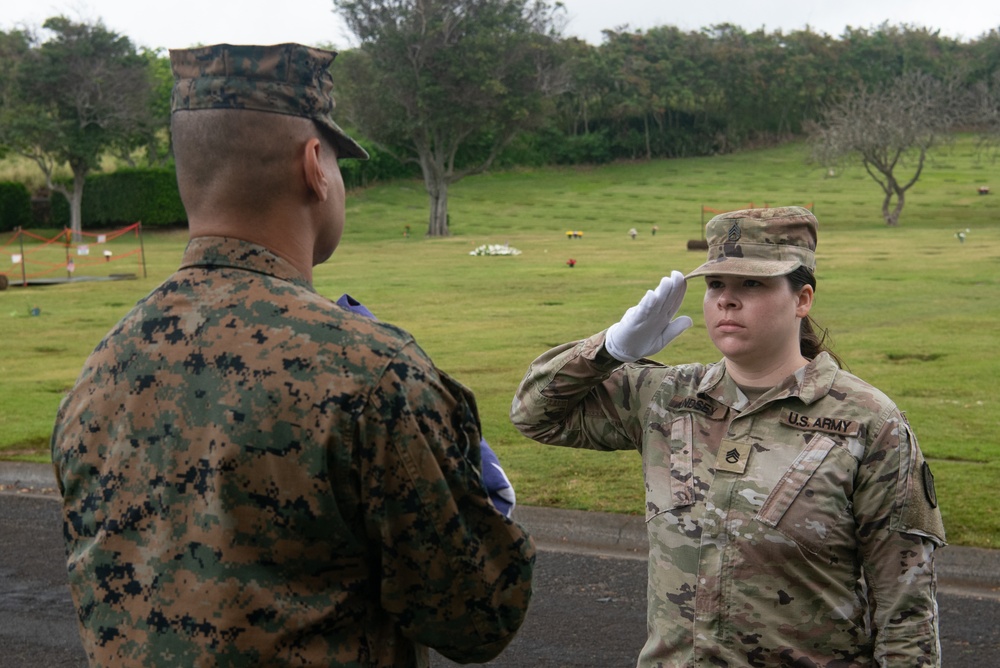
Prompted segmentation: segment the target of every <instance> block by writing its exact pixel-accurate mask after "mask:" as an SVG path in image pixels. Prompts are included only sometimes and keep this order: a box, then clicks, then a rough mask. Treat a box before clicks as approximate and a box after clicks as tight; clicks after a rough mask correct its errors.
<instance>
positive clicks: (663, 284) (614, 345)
mask: <svg viewBox="0 0 1000 668" xmlns="http://www.w3.org/2000/svg"><path fill="white" fill-rule="evenodd" d="M686 291H687V282H686V281H685V280H684V274H682V273H681V272H679V271H672V272H670V276H664V277H663V280H661V281H660V284H659V285H658V286H657V287H656V289H655V290H647V291H646V295H645V296H644V297H643V298H642V301H640V302H639V303H638V304H636V305H635V306H633V307H632V308H630V309H629V310H627V311H625V315H623V316H622V319H621V320H619V321H618V322H616V323H615V324H613V325H611V327H609V328H608V332H607V334H606V335H605V340H604V347H605V348H607V350H608V353H610V355H611V356H612V357H614V358H615V359H616V360H619V361H621V362H634V361H636V360H637V359H639V358H641V357H649V356H650V355H655V354H656V353H658V352H660V351H661V350H663V349H664V348H665V347H666V346H667V344H668V343H670V342H671V341H673V340H674V339H675V338H677V337H678V336H679V335H680V334H681V332H683V331H684V330H685V329H687V328H688V327H690V326H691V325H692V322H691V318H689V317H688V316H686V315H682V316H680V317H678V318H676V319H674V316H675V315H676V314H677V310H678V309H680V307H681V302H683V301H684V293H685V292H686Z"/></svg>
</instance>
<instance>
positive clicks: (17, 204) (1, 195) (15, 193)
mask: <svg viewBox="0 0 1000 668" xmlns="http://www.w3.org/2000/svg"><path fill="white" fill-rule="evenodd" d="M31 222H32V219H31V193H29V192H28V189H27V188H26V187H25V185H24V184H23V183H14V182H10V181H3V182H0V232H9V231H11V230H13V229H15V228H18V227H30V226H31Z"/></svg>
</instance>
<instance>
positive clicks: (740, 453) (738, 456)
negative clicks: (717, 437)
mask: <svg viewBox="0 0 1000 668" xmlns="http://www.w3.org/2000/svg"><path fill="white" fill-rule="evenodd" d="M749 459H750V444H749V443H740V442H739V441H727V440H723V441H722V444H721V445H720V446H719V454H718V456H717V457H716V458H715V470H716V471H728V472H729V473H743V472H744V471H746V468H747V461H748V460H749Z"/></svg>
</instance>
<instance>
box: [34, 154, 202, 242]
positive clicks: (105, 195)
mask: <svg viewBox="0 0 1000 668" xmlns="http://www.w3.org/2000/svg"><path fill="white" fill-rule="evenodd" d="M82 214H83V227H84V229H86V228H88V227H106V226H109V225H120V224H123V223H124V224H129V223H134V222H136V221H142V224H143V225H144V226H147V227H164V226H169V225H176V224H179V223H184V222H186V221H187V214H186V213H185V212H184V206H183V205H182V204H181V196H180V193H179V192H178V190H177V177H176V175H175V173H174V170H173V168H172V167H171V168H156V169H133V168H126V169H118V170H116V171H114V172H112V173H110V174H94V175H93V176H89V177H87V182H86V184H85V185H84V188H83V211H82ZM52 221H53V222H54V223H55V224H57V225H63V226H68V225H69V202H68V201H67V200H66V198H65V197H63V196H62V195H61V194H57V193H53V195H52Z"/></svg>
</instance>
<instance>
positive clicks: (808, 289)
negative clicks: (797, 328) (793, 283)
mask: <svg viewBox="0 0 1000 668" xmlns="http://www.w3.org/2000/svg"><path fill="white" fill-rule="evenodd" d="M814 295H815V292H814V291H813V289H812V286H811V285H803V286H802V289H801V290H799V294H798V296H797V300H798V301H797V302H796V304H795V317H797V318H804V317H806V316H807V315H809V311H811V310H812V305H813V296H814Z"/></svg>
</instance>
